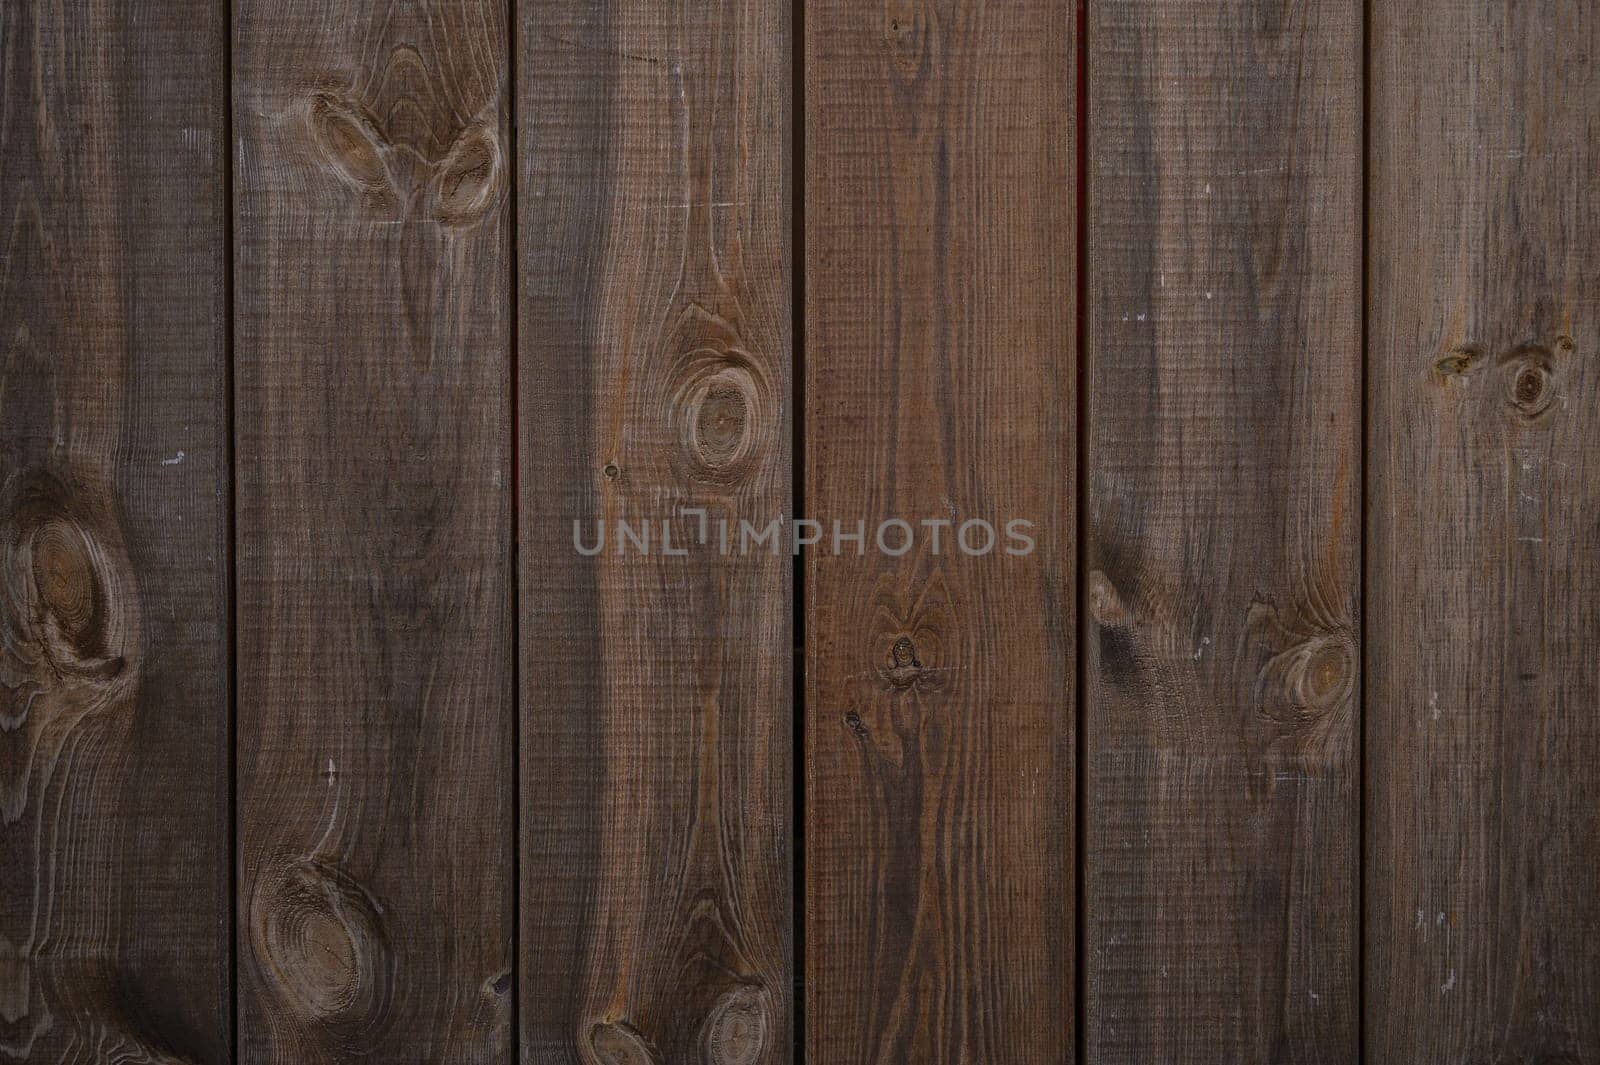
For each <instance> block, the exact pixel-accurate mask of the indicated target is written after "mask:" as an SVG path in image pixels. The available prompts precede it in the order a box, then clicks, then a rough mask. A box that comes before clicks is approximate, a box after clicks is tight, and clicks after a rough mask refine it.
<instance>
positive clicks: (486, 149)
mask: <svg viewBox="0 0 1600 1065" xmlns="http://www.w3.org/2000/svg"><path fill="white" fill-rule="evenodd" d="M504 171H505V160H504V157H503V156H502V154H501V151H500V138H499V137H498V136H497V135H496V134H495V131H494V129H493V128H492V127H490V126H487V125H473V126H469V127H468V128H467V129H465V130H463V131H462V132H461V134H460V135H459V136H458V137H457V138H456V141H455V143H454V144H452V145H451V146H450V150H449V151H448V152H447V153H445V157H444V160H443V161H442V162H441V163H440V164H439V166H438V168H437V170H436V173H435V175H434V180H433V185H432V189H433V216H434V218H436V219H437V220H438V221H439V223H440V224H441V225H446V226H451V227H453V228H457V229H463V228H466V227H469V226H474V225H477V224H478V223H479V222H481V221H483V219H484V218H486V217H487V216H488V215H489V214H490V213H491V212H492V211H493V210H494V209H495V208H496V207H497V206H498V205H499V203H500V201H501V199H502V190H503V187H504V185H505V178H504Z"/></svg>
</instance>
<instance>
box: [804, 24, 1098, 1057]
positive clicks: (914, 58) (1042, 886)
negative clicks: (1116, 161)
mask: <svg viewBox="0 0 1600 1065" xmlns="http://www.w3.org/2000/svg"><path fill="white" fill-rule="evenodd" d="M1073 16H1074V8H1073V5H1072V4H1070V3H1066V2H1058V0H1005V2H979V0H947V2H940V3H920V2H900V0H895V2H890V3H880V4H862V3H857V2H855V0H814V2H812V3H809V4H808V5H807V8H806V42H805V56H806V145H807V156H808V158H807V161H806V193H807V196H806V218H805V229H806V233H805V241H806V244H805V248H806V308H805V312H806V330H807V333H806V335H807V354H806V418H805V421H806V436H807V454H806V493H805V498H806V506H807V509H808V510H809V511H810V514H811V517H813V518H814V519H817V520H819V521H821V522H822V523H823V529H824V534H823V535H824V539H825V543H824V545H820V546H818V547H814V548H809V549H808V553H807V563H806V574H807V576H806V581H807V583H806V630H805V631H806V656H807V678H806V717H807V722H806V802H807V809H806V831H805V841H806V886H805V906H806V977H805V980H806V984H805V986H806V1029H807V1044H806V1051H807V1057H808V1059H809V1060H810V1061H811V1062H812V1063H813V1065H878V1063H891V1062H892V1063H905V1062H929V1063H934V1062H937V1063H955V1062H983V1063H985V1065H1012V1063H1015V1065H1022V1063H1027V1065H1043V1063H1047V1062H1069V1061H1071V1060H1073V1057H1074V1053H1073V1041H1074V1031H1073V1021H1072V1018H1073V1008H1074V1003H1073V997H1074V996H1073V941H1074V936H1073V910H1074V901H1075V892H1074V888H1073V835H1074V833H1073V801H1072V795H1073V787H1074V769H1073V758H1074V756H1073V733H1074V721H1075V718H1074V708H1073V688H1074V676H1075V667H1074V662H1075V647H1076V642H1075V638H1074V633H1075V626H1076V611H1075V608H1074V602H1075V584H1074V560H1075V557H1076V546H1075V545H1076V538H1075V535H1074V509H1073V497H1074V494H1075V493H1074V484H1075V469H1076V465H1075V433H1076V418H1075V409H1076V399H1075V397H1076V388H1075V368H1076V361H1075V352H1074V348H1075V343H1074V334H1075V325H1074V323H1075V277H1076V273H1075V261H1076V233H1075V221H1074V220H1075V217H1076V206H1077V197H1076V182H1075V174H1076V167H1077V157H1076V147H1075V146H1076V127H1075V114H1076V108H1075V78H1076V74H1075V70H1076V64H1075V54H1076V37H1075V33H1074V17H1073ZM889 519H899V520H901V521H905V522H907V523H909V524H910V526H911V532H912V533H913V534H914V536H915V540H914V543H913V546H912V547H911V548H910V549H909V550H907V551H905V552H904V553H903V554H900V555H899V556H898V557H896V556H895V555H892V554H887V553H883V552H882V551H880V550H879V548H878V546H877V544H876V542H875V541H876V539H877V530H878V528H879V525H880V523H881V522H883V521H886V520H889ZM1013 520H1021V521H1027V522H1031V523H1032V528H1031V532H1028V530H1026V529H1024V530H1023V531H1024V532H1025V533H1028V534H1029V535H1031V536H1032V537H1033V538H1034V540H1035V545H1036V546H1035V547H1034V549H1033V550H1032V551H1031V552H1030V553H1027V554H1024V555H1013V554H1010V553H1009V551H1008V549H1009V548H1013V547H1015V548H1016V549H1017V550H1022V548H1021V546H1020V542H1017V541H1013V540H1011V539H1009V538H1008V537H1007V536H1006V533H1005V524H1006V523H1007V522H1009V521H1013ZM835 521H838V522H839V523H840V526H841V530H840V531H841V532H843V533H847V534H850V533H854V532H855V531H856V523H857V522H858V521H864V523H865V535H866V541H867V542H866V544H865V545H864V547H863V548H862V553H860V554H858V553H857V547H856V545H854V544H853V543H850V542H848V541H844V540H841V541H840V543H839V550H837V551H836V550H835V549H834V544H833V531H834V530H833V523H834V522H835ZM938 521H944V522H949V523H953V525H949V526H942V527H937V526H928V525H925V524H924V523H925V522H938ZM972 521H985V522H989V523H990V524H991V525H993V526H994V527H995V528H996V531H997V533H998V537H997V539H998V540H999V544H998V545H997V546H995V547H994V548H993V549H992V550H991V551H990V552H989V553H987V554H973V555H969V554H967V553H966V552H965V551H964V550H963V549H962V548H961V546H960V544H959V543H958V542H957V537H958V535H959V530H960V529H961V528H962V527H963V526H964V525H966V523H968V522H972ZM936 531H937V532H938V533H939V535H940V541H939V543H938V546H937V547H936V546H935V542H934V534H935V532H936ZM967 536H968V539H967V543H968V544H969V545H971V547H972V548H973V549H974V550H978V549H981V547H982V546H983V544H984V543H985V542H986V539H987V538H986V536H985V534H984V533H983V531H982V527H981V526H976V525H974V526H971V527H970V528H969V529H968V533H967ZM904 538H905V531H904V530H900V529H898V528H897V527H892V526H891V527H890V528H889V530H888V532H887V533H886V536H885V543H886V544H887V545H888V546H889V548H890V549H891V550H898V549H899V548H900V547H901V546H902V545H903V543H904Z"/></svg>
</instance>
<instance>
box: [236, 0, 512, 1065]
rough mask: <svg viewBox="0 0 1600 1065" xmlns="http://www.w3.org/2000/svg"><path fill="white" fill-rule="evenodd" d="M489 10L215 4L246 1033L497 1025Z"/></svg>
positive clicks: (491, 1039) (496, 150) (243, 1053)
mask: <svg viewBox="0 0 1600 1065" xmlns="http://www.w3.org/2000/svg"><path fill="white" fill-rule="evenodd" d="M507 21H508V20H507V10H506V7H505V6H504V4H502V3H496V2H491V0H469V2H462V3H458V2H454V0H452V2H449V3H445V2H442V0H428V2H424V3H418V4H408V5H403V6H397V5H391V4H387V3H379V2H366V0H345V2H336V0H314V2H305V3H296V4H291V5H289V6H288V7H287V8H286V7H284V6H283V5H281V4H276V3H266V2H258V0H237V2H236V4H235V13H234V30H235V38H236V47H235V61H234V72H235V94H234V96H235V108H236V109H235V125H236V129H237V134H238V143H237V145H236V148H235V158H236V164H237V165H236V171H235V190H236V198H235V220H236V238H237V239H236V246H237V256H236V264H235V265H236V291H237V299H236V315H237V324H236V337H237V344H236V347H237V359H236V392H237V407H238V414H237V419H236V424H237V437H238V477H239V490H238V515H237V536H238V549H239V569H238V588H239V612H238V616H239V630H238V666H239V698H238V705H239V725H238V736H239V785H238V787H239V830H240V841H239V850H240V870H239V916H240V923H241V927H240V929H239V943H238V946H239V950H240V966H239V1023H240V1038H239V1057H240V1060H241V1061H242V1062H245V1063H256V1062H284V1063H290V1062H293V1063H295V1065H316V1063H319V1062H330V1063H331V1062H343V1061H349V1060H352V1059H353V1058H356V1057H360V1058H362V1059H364V1060H374V1061H430V1062H489V1061H506V1060H508V1059H509V1058H510V1056H511V1001H510V996H509V994H508V993H507V992H508V990H509V982H508V980H507V974H508V972H509V970H510V968H511V965H512V959H511V944H510V939H511V905H512V898H513V891H514V885H513V883H512V875H511V865H512V862H511V856H512V852H511V847H512V840H511V836H512V833H511V823H512V819H511V812H512V811H511V802H512V796H513V794H514V787H513V782H512V777H511V774H510V769H511V764H512V751H511V734H512V699H511V690H512V683H513V681H512V677H513V666H512V659H511V654H512V648H511V646H510V644H511V638H510V631H511V630H510V620H511V619H510V612H509V593H510V583H509V582H510V579H511V552H510V546H511V545H510V540H509V530H510V524H511V523H510V513H509V510H508V507H509V505H510V501H511V454H510V447H509V440H510V428H511V427H510V396H509V390H508V388H507V382H508V381H509V378H510V302H511V294H510V285H509V264H510V254H511V251H510V240H509V236H510V234H509V211H507V210H506V209H505V205H506V202H507V200H508V195H507V190H508V189H509V187H510V180H511V179H510V174H509V172H508V167H509V165H510V160H509V158H508V153H507V151H506V149H505V147H504V145H505V144H506V142H507V136H508V129H507V111H508V107H507V103H508V92H509V86H508V84H507V79H508V70H507V51H508V50H507V42H506V39H505V38H506V25H507Z"/></svg>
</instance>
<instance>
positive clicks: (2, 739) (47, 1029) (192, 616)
mask: <svg viewBox="0 0 1600 1065" xmlns="http://www.w3.org/2000/svg"><path fill="white" fill-rule="evenodd" d="M223 25H224V9H223V8H222V7H221V6H220V5H219V4H217V3H213V2H211V0H173V2H172V3H167V4H162V5H158V6H156V7H150V6H147V5H139V4H133V3H126V2H121V0H94V2H89V3H82V2H52V0H28V2H20V3H6V4H5V5H4V6H3V7H0V100H3V104H0V107H3V117H0V233H3V237H0V1060H7V1061H12V1060H23V1061H41V1062H42V1061H79V1060H90V1059H91V1058H92V1059H93V1060H96V1061H111V1060H118V1061H162V1062H169V1061H178V1060H183V1061H221V1060H224V1059H225V1058H226V1056H227V1053H228V1041H229V1033H230V1019H229V1012H228V966H229V952H230V946H229V942H228V920H229V917H228V914H229V910H230V907H231V904H232V900H231V897H230V894H229V890H228V854H229V847H228V838H229V836H228V833H229V825H228V670H227V663H228V653H227V646H228V644H227V626H228V620H227V619H228V607H227V603H228V598H227V583H228V580H227V535H226V530H227V524H226V520H227V512H226V506H227V470H228V461H227V454H228V452H227V439H226V428H225V424H226V422H225V410H226V407H225V402H226V400H225V397H226V391H227V389H226V380H227V376H226V364H225V361H224V360H225V330H226V318H225V317H224V316H225V313H226V310H225V302H226V301H225V297H224V291H225V277H226V275H225V272H224V271H225V270H226V263H225V259H226V254H225V250H224V249H225V248H226V239H227V219H226V207H225V202H224V197H223V189H224V187H225V184H224V181H223V173H224V170H223V167H224V166H225V165H226V159H227V155H226V145H225V133H224V128H225V126H224V123H225V111H224V107H225V101H226V99H227V95H226V87H225V85H224V80H223V60H224V54H225V52H224V49H225V48H226V41H225V34H224V32H223Z"/></svg>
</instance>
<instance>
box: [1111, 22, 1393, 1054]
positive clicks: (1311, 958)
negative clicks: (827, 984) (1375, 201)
mask: <svg viewBox="0 0 1600 1065" xmlns="http://www.w3.org/2000/svg"><path fill="white" fill-rule="evenodd" d="M1089 17H1090V30H1089V41H1090V49H1091V53H1090V60H1089V69H1090V91H1089V116H1090V134H1089V143H1090V174H1091V176H1090V188H1091V193H1092V195H1091V200H1090V205H1089V216H1090V230H1089V244H1088V256H1089V262H1090V264H1091V267H1090V284H1089V299H1090V305H1089V316H1090V325H1089V341H1088V344H1089V351H1088V360H1089V374H1088V388H1089V395H1088V399H1087V403H1086V405H1087V409H1088V423H1089V424H1088V437H1087V440H1088V443H1087V445H1086V447H1087V463H1088V489H1087V490H1088V499H1087V501H1086V506H1087V507H1088V510H1087V515H1086V520H1087V523H1088V529H1087V532H1086V536H1087V538H1088V544H1087V559H1086V562H1085V571H1086V572H1085V582H1086V586H1085V593H1086V608H1087V611H1088V614H1089V617H1088V619H1087V629H1086V639H1087V640H1088V644H1087V648H1086V678H1085V711H1084V712H1085V713H1086V715H1087V720H1086V723H1085V728H1086V741H1085V745H1086V752H1085V760H1084V766H1085V772H1086V773H1087V774H1088V778H1087V781H1086V791H1085V800H1084V801H1085V803H1086V805H1087V815H1086V816H1087V819H1086V828H1085V830H1086V834H1087V838H1086V839H1085V841H1084V854H1085V858H1084V860H1085V887H1084V891H1085V900H1084V907H1085V913H1086V917H1085V921H1086V926H1087V927H1086V928H1085V965H1086V969H1087V971H1086V974H1085V980H1086V986H1087V988H1088V992H1087V993H1088V1002H1087V1003H1086V1023H1087V1053H1088V1059H1089V1061H1091V1062H1097V1063H1108V1065H1109V1063H1120V1062H1129V1063H1133V1062H1137V1063H1140V1065H1143V1063H1145V1062H1155V1061H1301V1062H1348V1061H1351V1060H1352V1059H1353V1057H1354V1055H1355V1052H1356V1045H1355V1044H1356V1038H1357V1037H1356V1026H1357V1017H1356V998H1357V996H1356V954H1355V950H1356V942H1357V936H1358V927H1357V914H1356V906H1355V902H1356V896H1357V879H1356V877H1357V867H1356V863H1357V849H1358V848H1357V831H1358V829H1357V824H1358V816H1359V815H1358V812H1357V792H1356V788H1357V786H1358V781H1357V776H1358V764H1357V742H1358V741H1357V734H1358V733H1357V722H1358V714H1359V705H1358V704H1359V692H1360V681H1359V675H1358V674H1359V657H1360V656H1359V646H1358V645H1359V631H1360V619H1359V609H1360V603H1359V599H1360V590H1359V565H1360V563H1359V556H1360V545H1359V540H1360V510H1359V507H1360V502H1361V500H1360V492H1361V452H1360V433H1361V430H1360V425H1361V397H1360V380H1361V364H1360V359H1361V340H1360V326H1359V322H1360V318H1359V315H1360V296H1359V292H1360V276H1361V243H1360V240H1361V237H1360V217H1361V91H1362V88H1361V86H1362V51H1361V50H1362V33H1361V8H1360V5H1358V4H1349V3H1334V2H1328V0H1313V2H1310V3H1304V4H1266V5H1237V4H1221V5H1214V4H1196V3H1191V2H1186V0H1140V2H1136V3H1117V2H1111V0H1097V2H1094V3H1091V4H1090V16H1089Z"/></svg>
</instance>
